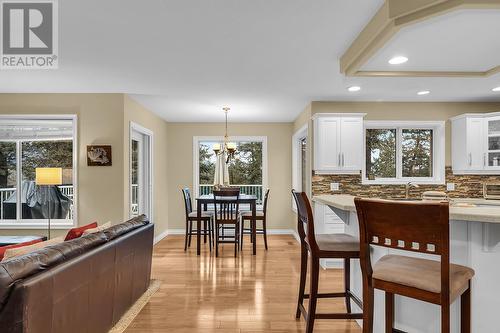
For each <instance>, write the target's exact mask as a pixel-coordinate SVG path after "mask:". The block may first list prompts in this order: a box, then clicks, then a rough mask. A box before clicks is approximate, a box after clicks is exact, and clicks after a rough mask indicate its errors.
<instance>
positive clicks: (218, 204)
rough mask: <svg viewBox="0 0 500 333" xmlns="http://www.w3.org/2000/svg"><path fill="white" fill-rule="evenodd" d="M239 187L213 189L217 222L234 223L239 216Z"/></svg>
mask: <svg viewBox="0 0 500 333" xmlns="http://www.w3.org/2000/svg"><path fill="white" fill-rule="evenodd" d="M239 197H240V190H239V189H231V190H223V191H214V210H215V220H216V222H219V223H236V222H237V220H238V218H239V216H238V212H239V204H240V201H239Z"/></svg>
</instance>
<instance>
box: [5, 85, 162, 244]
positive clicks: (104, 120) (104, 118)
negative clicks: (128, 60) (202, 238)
mask: <svg viewBox="0 0 500 333" xmlns="http://www.w3.org/2000/svg"><path fill="white" fill-rule="evenodd" d="M0 114H13V115H19V114H45V115H46V114H71V115H77V116H78V120H77V121H78V129H77V131H78V132H77V140H78V152H77V154H78V183H77V184H78V195H77V198H78V199H77V200H78V202H77V207H78V224H79V225H83V224H86V223H88V222H91V221H94V220H97V221H99V222H100V223H105V222H107V221H112V222H113V223H119V222H121V221H123V220H125V219H127V218H128V216H129V211H128V200H129V198H128V195H129V180H128V177H129V176H128V175H129V128H130V122H131V121H134V122H136V123H137V124H139V125H141V126H143V127H146V128H148V129H150V130H151V131H153V132H154V166H153V170H154V173H155V186H154V203H153V204H154V206H153V207H154V208H153V209H154V221H155V223H156V227H155V234H156V235H159V234H160V233H162V232H164V231H166V230H167V211H168V205H167V187H168V186H167V176H166V174H167V123H166V122H165V121H164V120H163V119H161V118H159V117H157V116H156V115H154V114H153V113H151V112H150V111H148V110H147V109H145V108H143V107H142V106H141V105H139V104H138V103H136V102H135V101H134V100H132V99H130V98H129V97H128V96H126V95H123V94H0ZM90 144H110V145H111V146H112V149H113V151H112V152H113V165H112V166H110V167H88V166H87V158H86V147H87V145H90ZM44 233H45V231H43V230H2V229H0V235H1V234H3V235H6V234H15V235H22V234H44ZM65 233H66V231H65V230H57V231H55V232H54V234H55V235H62V234H65Z"/></svg>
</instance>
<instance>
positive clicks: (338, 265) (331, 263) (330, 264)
mask: <svg viewBox="0 0 500 333" xmlns="http://www.w3.org/2000/svg"><path fill="white" fill-rule="evenodd" d="M319 264H320V266H321V267H322V268H323V269H343V268H344V262H343V259H321V260H320V261H319Z"/></svg>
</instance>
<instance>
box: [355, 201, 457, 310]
mask: <svg viewBox="0 0 500 333" xmlns="http://www.w3.org/2000/svg"><path fill="white" fill-rule="evenodd" d="M354 202H355V205H356V211H357V214H358V220H359V232H360V260H361V268H362V271H363V278H364V279H365V278H366V279H367V280H366V281H365V282H367V283H370V281H371V278H372V265H371V259H370V247H371V246H382V247H388V248H393V249H398V250H404V251H412V252H419V253H426V254H434V255H439V256H440V257H441V298H442V300H444V301H446V299H443V298H446V297H448V303H449V278H450V277H449V270H450V254H449V252H450V238H449V233H450V232H449V226H450V222H449V206H448V202H425V201H422V202H405V201H390V200H380V199H361V198H355V199H354Z"/></svg>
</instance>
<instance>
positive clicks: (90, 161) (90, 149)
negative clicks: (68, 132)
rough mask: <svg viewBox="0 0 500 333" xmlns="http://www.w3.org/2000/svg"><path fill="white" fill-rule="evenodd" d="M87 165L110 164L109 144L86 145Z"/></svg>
mask: <svg viewBox="0 0 500 333" xmlns="http://www.w3.org/2000/svg"><path fill="white" fill-rule="evenodd" d="M87 165H88V166H111V165H112V158H111V145H88V146H87Z"/></svg>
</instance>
